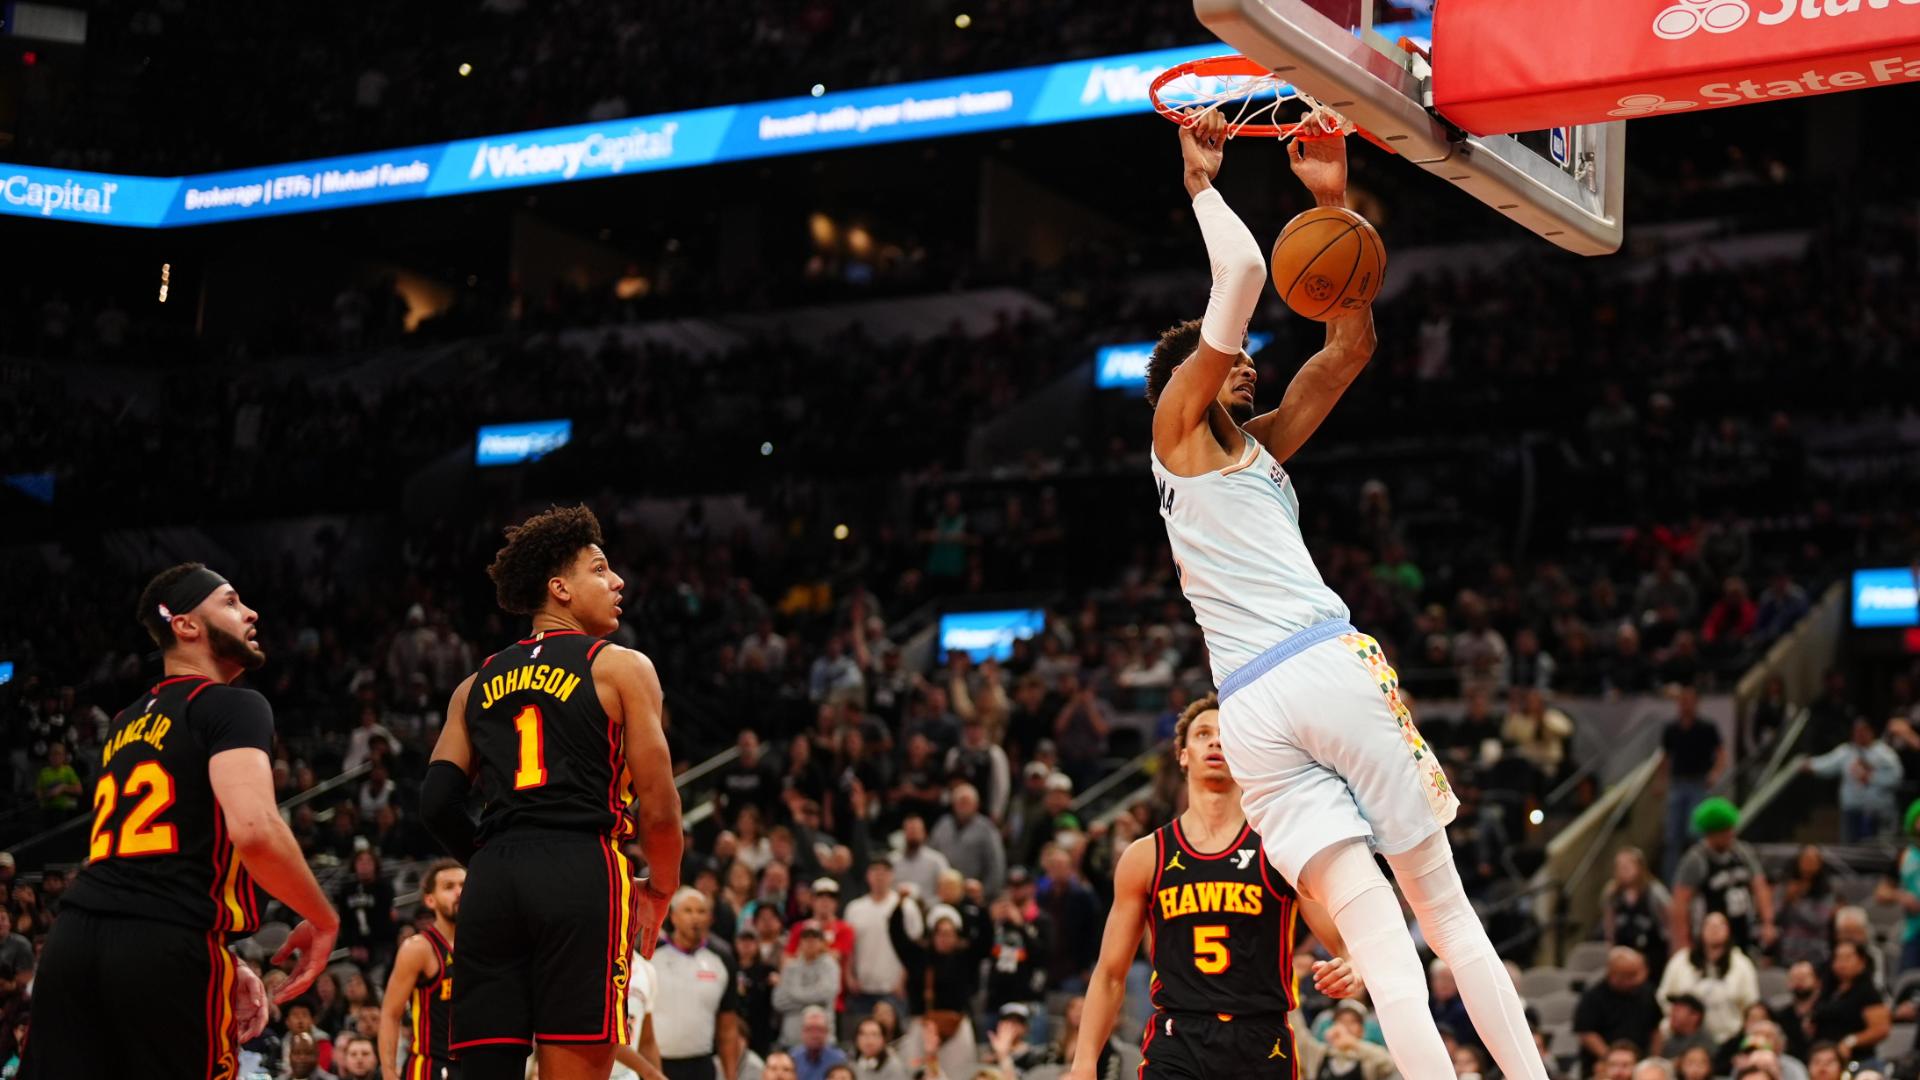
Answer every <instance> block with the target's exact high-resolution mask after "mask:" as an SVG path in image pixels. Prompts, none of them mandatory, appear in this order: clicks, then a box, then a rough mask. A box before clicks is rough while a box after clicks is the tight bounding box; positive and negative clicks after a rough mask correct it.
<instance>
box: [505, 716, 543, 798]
mask: <svg viewBox="0 0 1920 1080" xmlns="http://www.w3.org/2000/svg"><path fill="white" fill-rule="evenodd" d="M513 730H514V731H515V732H516V733H518V734H519V736H520V767H519V768H518V769H515V770H514V772H513V790H515V791H525V790H527V789H528V788H537V787H539V786H540V785H542V784H544V783H546V782H547V735H546V731H545V729H544V727H543V721H542V720H541V718H540V708H539V706H537V705H529V706H527V707H526V708H524V709H521V710H520V713H519V715H517V716H515V717H514V718H513Z"/></svg>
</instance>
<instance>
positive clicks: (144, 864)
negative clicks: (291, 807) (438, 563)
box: [20, 563, 340, 1080]
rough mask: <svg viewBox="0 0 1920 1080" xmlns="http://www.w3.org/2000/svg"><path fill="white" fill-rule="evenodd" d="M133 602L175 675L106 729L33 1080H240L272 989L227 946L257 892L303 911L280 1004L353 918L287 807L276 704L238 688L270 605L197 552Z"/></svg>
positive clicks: (48, 956) (50, 957) (256, 921)
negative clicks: (277, 761)
mask: <svg viewBox="0 0 1920 1080" xmlns="http://www.w3.org/2000/svg"><path fill="white" fill-rule="evenodd" d="M136 614H137V616H138V618H139V621H140V625H141V626H142V627H144V628H145V629H146V631H147V634H148V636H150V637H151V638H153V640H154V643H155V644H157V645H159V646H160V651H161V657H162V660H163V661H164V663H165V668H166V671H165V675H164V676H163V677H162V678H161V679H160V680H159V681H157V682H155V683H154V684H153V686H152V687H151V688H149V689H147V690H146V691H144V692H142V693H141V695H140V696H139V697H138V698H136V699H135V700H134V701H133V703H132V704H131V705H128V706H127V707H126V708H124V709H122V710H120V713H119V715H117V716H115V717H114V718H113V721H112V723H110V724H109V725H108V727H107V738H106V741H105V742H104V743H103V744H102V745H101V752H100V768H99V769H98V770H97V773H96V775H97V776H98V780H97V781H96V782H95V784H94V788H93V800H92V801H93V822H92V829H91V831H90V832H89V833H88V841H87V865H86V867H85V869H83V870H81V871H80V874H79V876H77V877H75V878H74V880H73V884H72V886H71V887H69V888H68V889H67V894H66V899H65V900H64V901H63V902H62V906H61V914H60V918H59V920H58V921H57V922H55V923H54V927H53V932H52V934H50V935H49V937H48V939H47V945H46V952H45V955H44V956H43V957H42V960H41V963H40V969H39V971H38V973H37V974H36V976H35V979H34V986H33V1034H32V1036H31V1037H30V1038H29V1039H28V1041H27V1048H26V1053H25V1055H24V1056H23V1058H22V1060H21V1064H20V1075H21V1076H22V1077H25V1078H28V1080H67V1078H70V1077H81V1076H136V1075H138V1076H152V1077H161V1078H167V1080H175V1078H178V1080H187V1078H189V1077H193V1078H198V1080H206V1078H208V1077H232V1076H237V1075H238V1074H239V1068H240V1065H239V1046H240V1044H241V1043H243V1042H245V1041H247V1040H249V1039H252V1038H253V1037H254V1036H256V1035H258V1034H259V1033H260V1031H261V1029H262V1028H264V1027H265V1026H266V1022H267V1001H266V994H265V992H264V989H263V988H262V985H261V982H260V977H259V976H258V975H257V974H255V973H254V971H253V970H252V969H251V968H249V967H247V966H246V965H244V964H241V963H238V962H237V961H236V960H235V959H234V956H233V954H232V953H231V952H229V951H227V943H228V942H230V941H234V940H237V939H239V938H244V937H248V936H251V935H252V934H253V933H254V931H256V930H258V929H259V928H260V912H261V909H262V908H263V906H264V905H263V904H262V902H261V901H262V897H261V895H260V893H261V890H262V889H264V890H265V891H266V892H267V893H269V894H271V895H272V896H275V897H278V898H279V899H281V900H282V901H284V902H285V903H286V904H287V906H289V907H291V908H293V910H295V911H297V912H299V913H300V914H301V915H302V916H304V917H305V918H306V920H307V921H305V922H303V923H301V924H300V925H299V926H298V927H296V928H295V929H294V931H293V933H292V934H291V935H290V936H289V937H288V938H287V941H286V944H285V945H284V946H283V947H282V948H281V949H280V952H279V954H278V955H276V956H275V957H274V962H275V963H279V962H280V961H282V960H284V959H286V958H287V957H289V956H291V955H293V954H294V953H295V952H298V953H299V954H300V964H299V967H297V968H295V969H294V972H293V977H292V978H290V979H288V980H287V982H286V985H284V986H282V987H281V988H280V991H279V993H277V994H275V995H274V1000H275V1001H277V1002H281V1003H285V1002H287V1001H291V1000H293V999H294V998H296V997H299V996H300V995H301V994H303V993H305V992H306V990H307V987H309V986H311V985H313V980H314V978H315V977H316V976H318V975H319V974H320V971H321V969H322V967H323V966H324V965H325V964H326V962H327V957H328V954H329V953H331V952H332V951H333V942H334V937H335V935H336V934H337V933H338V931H339V927H340V919H339V916H337V915H336V914H335V913H334V910H333V905H332V904H330V903H328V902H327V897H326V894H325V893H324V892H322V891H321V890H320V884H319V882H317V881H315V880H314V877H313V871H311V870H309V869H308V868H307V861H306V858H305V857H304V856H302V855H301V853H300V845H299V844H298V843H297V842H296V841H295V840H294V838H293V832H292V830H290V829H289V828H288V827H287V823H286V822H285V821H283V820H281V818H280V813H279V810H278V808H277V807H276V806H275V804H274V794H273V769H272V766H271V763H270V761H269V757H270V755H271V754H272V752H273V710H272V709H271V708H269V707H268V705H267V701H266V699H265V698H263V697H261V696H260V694H259V693H258V692H256V691H253V690H243V689H240V688H239V687H236V686H233V685H232V683H233V682H234V681H235V680H236V679H238V678H240V676H242V675H244V674H246V673H247V672H249V671H253V670H256V669H257V668H259V667H260V665H262V664H264V663H266V661H267V654H266V653H265V652H264V651H263V650H262V649H261V648H260V643H259V642H258V641H257V640H255V639H256V637H257V636H258V630H257V628H256V624H257V623H258V622H259V615H258V614H256V613H255V612H254V611H253V610H252V609H251V608H248V607H247V606H246V605H245V604H243V603H241V602H240V594H239V593H238V592H237V591H235V589H234V587H233V586H232V585H231V584H229V583H228V582H227V579H226V578H223V577H221V576H220V575H219V574H216V573H214V572H213V571H212V570H209V569H207V568H206V567H204V566H202V565H200V564H199V563H183V564H181V565H179V566H175V567H173V568H171V569H168V570H163V571H161V572H160V573H159V574H158V575H156V576H155V577H154V578H153V580H152V581H150V582H148V583H147V587H146V589H145V591H144V592H142V593H141V594H140V604H139V609H138V611H137V612H136ZM256 883H257V884H256ZM108 1029H111V1035H110V1036H107V1035H103V1032H106V1031H107V1030H108Z"/></svg>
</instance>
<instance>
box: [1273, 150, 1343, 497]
mask: <svg viewBox="0 0 1920 1080" xmlns="http://www.w3.org/2000/svg"><path fill="white" fill-rule="evenodd" d="M1287 162H1288V164H1289V165H1290V166H1291V167H1292V168H1293V174H1294V175H1295V176H1297V177H1299V178H1300V182H1301V183H1302V184H1304V185H1305V186H1306V189H1307V191H1308V192H1309V193H1311V194H1312V195H1313V201H1314V203H1315V204H1316V205H1319V206H1340V207H1344V206H1346V205H1347V141H1346V140H1345V139H1295V140H1294V141H1293V143H1292V144H1291V145H1289V146H1288V148H1287ZM1373 348H1374V333H1373V309H1372V308H1371V307H1369V308H1367V309H1366V310H1365V311H1360V312H1356V313H1354V314H1352V315H1349V316H1347V317H1345V318H1341V319H1334V320H1332V321H1331V322H1329V323H1327V340H1326V343H1325V344H1324V345H1323V346H1321V348H1320V351H1319V352H1317V353H1315V354H1314V355H1313V357H1312V358H1311V359H1309V360H1308V361H1307V362H1306V364H1305V365H1304V366H1303V367H1301V369H1300V370H1299V371H1298V372H1296V373H1295V374H1294V376H1293V381H1292V382H1291V383H1289V384H1288V385H1287V393H1286V396H1285V398H1283V399H1282V400H1281V402H1280V407H1279V408H1277V409H1275V410H1273V411H1272V412H1269V413H1267V414H1265V415H1263V416H1256V417H1254V418H1253V420H1252V421H1251V422H1249V423H1248V424H1247V431H1248V433H1249V434H1251V435H1252V436H1253V437H1254V438H1256V439H1258V440H1260V444H1261V445H1262V446H1265V447H1266V448H1267V453H1269V454H1272V455H1273V457H1274V460H1276V461H1281V462H1284V461H1286V460H1288V459H1289V458H1291V457H1293V455H1294V454H1296V453H1298V452H1299V450H1300V447H1301V446H1303V445H1305V443H1306V441H1307V439H1308V437H1310V436H1311V435H1312V434H1313V433H1314V432H1315V431H1317V430H1319V428H1320V425H1321V423H1322V422H1324V421H1325V420H1326V418H1327V414H1328V413H1330V412H1332V411H1333V406H1334V403H1335V402H1338V401H1339V400H1340V396H1341V395H1342V394H1344V393H1346V392H1347V387H1349V386H1351V385H1353V380H1354V379H1356V378H1358V377H1359V376H1360V372H1361V371H1362V370H1363V369H1364V368H1365V367H1366V366H1367V361H1369V360H1371V359H1372V358H1373Z"/></svg>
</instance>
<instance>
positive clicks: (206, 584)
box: [160, 566, 227, 622]
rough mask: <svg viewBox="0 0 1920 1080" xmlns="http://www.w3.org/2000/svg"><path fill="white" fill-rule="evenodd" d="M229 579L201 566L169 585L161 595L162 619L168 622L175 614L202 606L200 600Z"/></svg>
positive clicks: (210, 594)
mask: <svg viewBox="0 0 1920 1080" xmlns="http://www.w3.org/2000/svg"><path fill="white" fill-rule="evenodd" d="M226 583H227V579H226V578H223V577H221V576H220V575H219V574H216V573H214V572H213V571H211V570H209V569H207V568H206V567H204V566H203V567H201V568H200V569H198V570H194V571H192V572H191V573H189V574H187V576H186V577H183V578H181V579H180V580H179V581H176V582H174V583H173V584H172V585H169V586H167V591H166V592H165V593H164V594H162V595H161V597H160V621H161V622H168V621H170V620H171V619H172V618H173V617H174V616H175V615H185V614H186V613H187V612H189V611H192V610H193V609H194V608H197V607H199V606H200V601H202V600H205V599H206V598H207V597H209V596H212V595H213V591H214V590H215V589H218V588H219V587H220V586H222V585H225V584H226Z"/></svg>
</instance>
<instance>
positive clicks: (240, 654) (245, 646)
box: [207, 625, 267, 671]
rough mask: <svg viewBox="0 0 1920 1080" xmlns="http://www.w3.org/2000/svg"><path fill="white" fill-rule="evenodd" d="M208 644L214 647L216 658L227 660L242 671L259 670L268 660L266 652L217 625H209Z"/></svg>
mask: <svg viewBox="0 0 1920 1080" xmlns="http://www.w3.org/2000/svg"><path fill="white" fill-rule="evenodd" d="M207 644H208V645H210V646H212V647H213V655H214V658H215V659H216V660H225V661H226V662H228V663H230V664H232V665H234V666H235V667H237V668H239V669H240V670H242V671H258V670H259V669H260V665H262V664H264V663H266V662H267V654H266V653H264V652H262V651H261V650H259V649H257V648H255V647H254V646H253V645H251V644H250V643H248V642H246V641H245V640H242V639H241V638H237V637H235V636H233V635H232V634H229V633H227V632H226V631H225V630H222V629H220V628H219V627H217V626H211V625H209V626H208V627H207Z"/></svg>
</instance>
